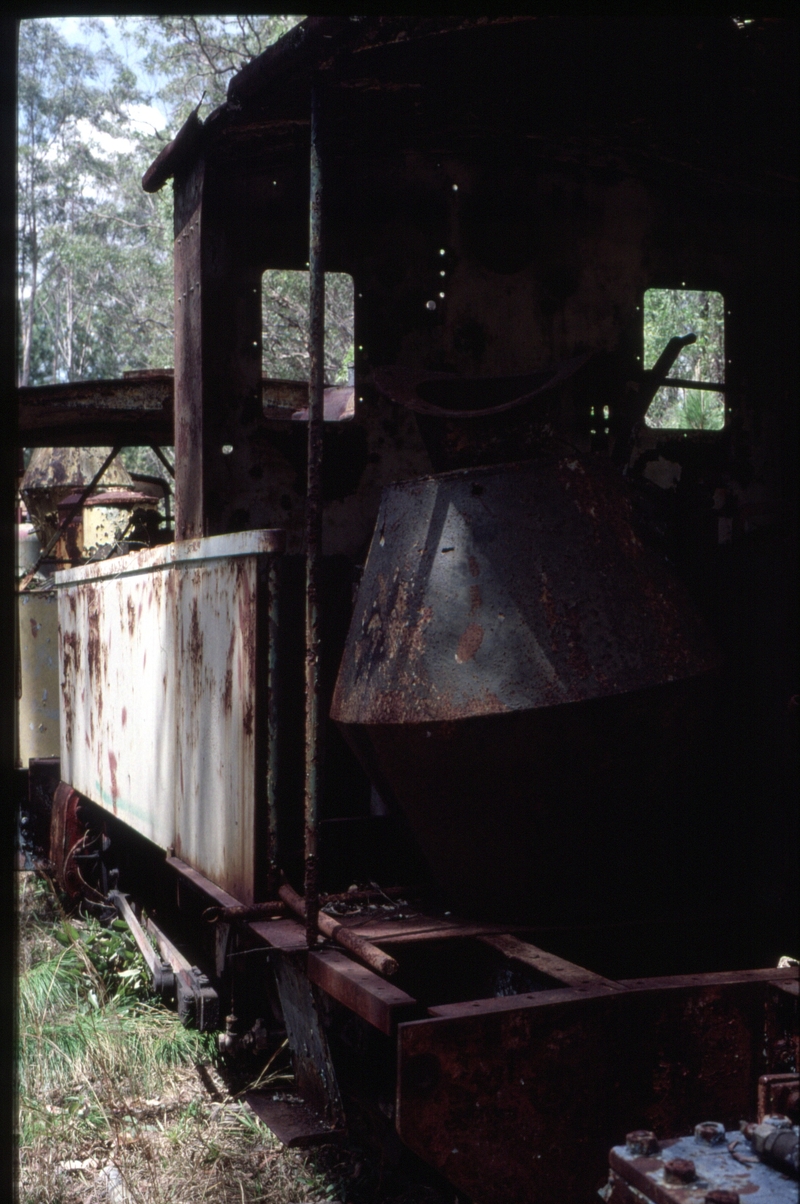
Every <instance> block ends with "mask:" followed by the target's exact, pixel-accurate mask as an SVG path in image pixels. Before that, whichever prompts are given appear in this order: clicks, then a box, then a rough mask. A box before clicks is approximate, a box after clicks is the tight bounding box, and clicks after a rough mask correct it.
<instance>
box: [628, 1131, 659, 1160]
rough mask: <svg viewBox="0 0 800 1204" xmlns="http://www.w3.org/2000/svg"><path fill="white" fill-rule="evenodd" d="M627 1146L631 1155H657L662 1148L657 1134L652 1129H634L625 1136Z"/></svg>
mask: <svg viewBox="0 0 800 1204" xmlns="http://www.w3.org/2000/svg"><path fill="white" fill-rule="evenodd" d="M625 1146H626V1148H627V1151H628V1153H629V1154H640V1155H641V1154H657V1153H658V1152H659V1149H660V1146H659V1144H658V1140H657V1138H656V1135H655V1133H653V1132H652V1131H651V1130H650V1129H634V1130H633V1132H632V1133H626V1134H625Z"/></svg>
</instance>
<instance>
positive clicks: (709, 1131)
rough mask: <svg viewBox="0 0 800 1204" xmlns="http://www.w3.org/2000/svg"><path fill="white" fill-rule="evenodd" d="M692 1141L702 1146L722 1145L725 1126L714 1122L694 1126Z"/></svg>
mask: <svg viewBox="0 0 800 1204" xmlns="http://www.w3.org/2000/svg"><path fill="white" fill-rule="evenodd" d="M694 1139H695V1141H700V1142H702V1143H703V1145H722V1143H723V1141H724V1140H725V1126H724V1125H721V1124H719V1122H718V1121H716V1120H704V1121H703V1122H702V1124H699V1125H695V1127H694Z"/></svg>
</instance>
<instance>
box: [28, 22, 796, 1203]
mask: <svg viewBox="0 0 800 1204" xmlns="http://www.w3.org/2000/svg"><path fill="white" fill-rule="evenodd" d="M792 28H793V27H792ZM792 36H793V35H792ZM791 40H792V39H791V37H790V29H789V28H788V27H787V24H786V23H785V22H768V21H767V22H764V21H762V22H758V21H755V22H750V23H739V24H738V25H737V23H736V22H735V21H732V20H730V19H725V20H723V19H708V20H705V19H699V18H697V19H694V18H693V19H690V20H688V19H685V18H682V19H680V20H679V19H675V20H666V19H665V20H659V21H655V20H645V19H642V20H616V19H596V20H577V19H571V18H533V17H516V18H498V19H494V18H492V19H489V18H404V19H399V18H397V19H396V18H374V19H373V18H309V19H308V20H307V21H305V22H303V23H302V24H301V25H300V26H298V27H297V28H296V29H295V30H293V31H292V32H291V33H290V34H288V35H286V36H285V37H284V38H283V39H281V41H279V42H278V43H276V45H275V46H273V47H271V48H270V49H268V50H267V51H266V52H265V53H264V54H263V55H262V56H261V57H260V58H259V59H256V60H254V61H253V62H251V63H250V64H248V65H247V66H246V67H244V68H243V70H242V71H241V72H240V73H239V74H238V75H237V76H236V77H234V79H233V80H232V81H231V84H230V87H229V91H228V101H227V103H226V104H225V105H223V106H222V107H221V108H220V109H218V110H216V111H215V112H214V113H212V114H211V116H210V117H209V118H208V119H207V120H206V121H205V122H204V123H201V122H200V121H199V119H198V118H197V117H196V116H192V117H190V119H189V120H188V121H187V122H186V124H185V125H184V126H183V128H182V129H181V130H180V131H179V132H178V134H177V135H176V136H175V138H174V140H173V141H172V142H171V143H170V144H169V145H168V146H167V147H166V148H165V149H164V151H163V152H162V153H161V154H160V155H159V157H158V159H156V161H155V162H154V163H153V164H152V166H151V167H150V169H149V170H148V172H147V174H146V175H145V177H144V181H143V183H144V187H145V188H146V189H148V190H156V189H158V188H161V187H162V186H163V185H164V184H165V183H166V182H167V181H168V180H169V179H172V180H173V188H174V196H175V209H174V212H175V370H174V416H173V414H172V413H171V411H170V402H169V398H166V399H165V400H164V403H163V405H161V408H160V409H159V408H157V407H156V406H154V405H153V403H152V399H151V400H149V401H148V402H147V405H146V406H145V405H143V404H139V403H137V388H140V387H141V388H142V389H143V388H144V386H143V384H141V382H137V381H135V380H131V381H129V382H127V384H126V389H127V393H126V397H127V401H126V406H127V409H126V408H124V407H122V406H119V407H117V408H116V409H115V410H114V412H113V416H112V415H110V411H108V410H107V409H106V410H103V408H102V407H99V406H98V407H97V410H96V412H95V411H93V410H92V408H91V405H90V404H89V401H90V400H91V399H90V397H89V393H90V392H91V390H88V391H87V396H86V397H85V398H84V399H83V402H82V405H83V409H82V415H83V416H82V418H81V422H80V423H78V422H73V424H72V425H71V427H70V429H71V431H72V433H71V434H70V435H69V436H64V431H65V430H66V425H67V419H66V418H64V417H60V416H59V415H60V411H59V405H60V404H61V403H59V401H58V397H57V396H56V392H57V391H55V390H51V391H50V394H48V397H47V398H44V397H41V398H39V400H38V401H37V398H36V397H35V396H34V395H33V394H34V391H32V390H31V391H28V394H29V395H27V394H26V396H24V397H23V399H22V400H23V409H22V415H23V428H24V430H25V433H24V434H23V438H24V439H25V440H26V442H27V443H32V442H36V441H38V442H39V443H40V444H43V443H45V442H46V443H49V444H53V443H56V442H58V436H59V432H61V437H64V438H65V440H66V441H68V442H69V441H71V442H76V441H77V442H80V441H83V442H86V441H87V433H88V432H90V430H91V431H92V432H94V431H97V432H98V433H100V432H103V433H104V438H103V440H102V441H103V442H114V443H132V442H134V443H139V442H141V443H157V444H158V443H161V444H168V443H173V441H174V447H175V542H174V543H170V544H165V545H163V546H160V547H154V548H152V549H149V550H144V551H140V552H136V553H132V554H130V555H128V556H125V557H122V558H115V559H109V560H107V561H104V562H102V563H99V564H92V565H85V566H80V567H76V568H73V569H69V570H67V571H64V572H62V573H60V574H59V576H58V578H57V584H58V590H59V622H60V645H59V656H60V666H61V725H62V727H61V760H60V771H59V772H60V778H61V784H60V785H59V788H58V791H57V794H56V802H55V807H54V820H53V824H54V826H53V834H54V836H53V839H54V844H53V850H52V852H51V856H52V857H53V859H54V860H56V861H57V862H58V864H59V865H60V870H61V873H62V877H63V879H64V881H65V882H66V883H69V881H70V873H72V872H73V871H74V870H75V862H74V853H75V849H76V847H78V845H79V844H80V841H81V840H82V839H83V837H82V836H81V829H80V827H79V826H78V822H79V816H80V812H81V808H83V811H84V816H85V815H88V814H90V813H91V814H92V815H93V816H94V819H93V820H92V822H93V823H95V824H96V823H97V822H98V821H97V817H98V816H102V817H103V823H104V824H105V832H106V835H107V836H108V837H110V840H111V848H112V850H113V854H112V857H111V862H109V865H111V864H112V862H113V866H112V868H113V869H115V870H117V871H119V879H118V886H119V888H120V889H121V890H122V891H124V892H128V893H130V894H132V895H134V896H136V897H137V898H140V899H141V900H142V901H144V902H145V903H146V904H147V906H148V909H149V911H150V912H151V914H155V915H158V914H163V915H164V916H165V917H171V918H172V919H174V920H175V922H180V923H182V924H183V925H184V927H185V928H186V930H187V931H189V932H190V933H191V934H192V935H193V938H194V939H195V940H196V942H197V952H196V957H195V959H194V960H192V959H189V960H187V959H186V958H185V957H184V956H183V955H182V954H181V953H179V952H178V951H177V949H176V948H175V941H172V940H171V939H170V938H169V936H168V932H166V931H165V932H159V933H158V936H159V939H160V940H161V950H162V953H161V956H162V962H161V963H159V965H154V973H155V972H158V974H161V975H162V977H163V979H164V981H167V980H168V979H169V975H170V972H171V973H172V975H173V978H174V984H175V989H176V991H177V992H178V995H179V999H182V1000H183V1006H184V1007H185V1008H186V1009H187V1010H191V1009H192V1008H193V1009H194V1012H195V1016H196V1018H197V1020H198V1022H199V1023H202V1024H204V1025H206V1026H212V1027H213V1026H217V1025H218V1026H219V1027H222V1026H223V1024H224V1019H223V1018H224V1017H225V1016H229V1017H232V1016H234V1015H235V1017H236V1020H235V1021H234V1020H233V1019H231V1020H230V1022H229V1024H228V1031H227V1033H226V1036H225V1038H224V1040H227V1042H228V1045H229V1046H231V1047H233V1046H235V1044H236V1041H237V1040H241V1039H242V1034H244V1033H247V1032H248V1031H249V1032H252V1026H253V1025H254V1024H256V1023H257V1022H259V1021H264V1020H268V1021H269V1022H270V1023H282V1024H283V1025H284V1026H285V1030H286V1033H287V1035H288V1038H289V1042H290V1045H291V1048H292V1054H293V1058H294V1065H295V1073H296V1079H297V1084H298V1089H299V1091H300V1093H301V1095H302V1096H303V1099H304V1101H305V1103H304V1105H302V1106H301V1105H297V1104H289V1103H287V1102H286V1101H281V1100H275V1099H272V1098H270V1099H261V1100H255V1101H254V1106H256V1107H257V1108H258V1109H259V1111H260V1113H261V1115H263V1116H264V1118H265V1119H266V1121H267V1123H269V1124H271V1125H272V1127H273V1128H274V1129H275V1131H276V1132H278V1133H279V1134H283V1135H284V1136H285V1137H286V1138H287V1139H292V1140H302V1139H303V1135H304V1134H305V1136H306V1137H308V1136H309V1134H311V1135H314V1134H317V1135H318V1134H320V1133H333V1132H337V1131H340V1130H342V1128H343V1127H344V1126H345V1124H346V1120H347V1116H348V1114H349V1112H350V1110H351V1109H353V1108H357V1107H362V1108H372V1109H373V1111H374V1112H375V1113H376V1114H380V1115H381V1116H382V1117H383V1118H384V1121H385V1123H386V1125H387V1126H393V1127H394V1129H395V1130H396V1133H397V1134H399V1137H400V1139H401V1140H402V1141H403V1142H404V1143H405V1144H406V1145H407V1146H409V1147H410V1148H411V1149H412V1150H413V1151H415V1152H416V1153H417V1154H419V1155H420V1156H421V1157H422V1158H423V1159H424V1160H425V1161H427V1162H428V1163H430V1164H431V1165H433V1166H434V1167H436V1168H437V1169H438V1170H439V1171H441V1172H442V1173H443V1175H444V1176H445V1177H446V1178H447V1179H449V1180H450V1181H451V1182H452V1183H453V1184H454V1185H455V1186H456V1187H457V1188H459V1189H460V1190H461V1191H463V1192H465V1193H467V1194H468V1195H469V1196H470V1197H471V1198H473V1199H474V1200H475V1201H476V1202H477V1204H492V1202H494V1201H497V1202H500V1201H503V1202H504V1204H509V1202H512V1201H518V1202H522V1201H536V1202H537V1204H556V1202H558V1204H563V1202H564V1201H567V1200H569V1201H578V1200H588V1199H590V1198H592V1195H593V1193H594V1192H595V1191H596V1190H597V1188H598V1187H600V1186H601V1184H602V1183H603V1181H604V1178H605V1175H606V1171H607V1158H608V1150H609V1148H610V1147H611V1146H612V1145H614V1144H615V1143H618V1142H619V1140H621V1138H622V1137H623V1136H624V1134H625V1133H626V1132H627V1131H629V1130H632V1129H636V1128H641V1127H643V1126H644V1127H647V1128H648V1129H651V1130H654V1131H656V1132H658V1133H660V1134H662V1135H665V1136H667V1135H679V1134H681V1133H683V1132H688V1131H690V1130H691V1128H692V1127H693V1125H694V1124H695V1123H696V1122H697V1121H698V1120H700V1119H704V1118H705V1117H708V1116H710V1117H713V1118H714V1120H717V1121H719V1122H721V1123H722V1124H724V1125H725V1127H726V1128H731V1127H733V1126H735V1125H737V1124H738V1122H739V1120H740V1119H742V1118H743V1117H744V1118H747V1117H748V1116H749V1114H750V1113H751V1112H752V1108H753V1101H754V1099H755V1096H756V1088H757V1083H758V1080H759V1078H760V1077H761V1076H763V1075H768V1074H792V1073H794V1072H796V1070H797V1061H796V1059H797V1027H796V1020H797V982H796V975H794V972H793V971H792V970H791V969H776V968H770V969H756V970H754V969H752V968H751V967H752V966H754V965H755V966H771V967H775V966H777V962H778V958H779V956H780V955H781V954H783V953H787V952H792V951H793V950H792V943H793V941H795V939H796V933H795V930H794V927H793V925H794V916H795V914H796V908H795V907H794V905H793V901H794V902H796V900H795V895H794V893H793V891H794V886H795V882H796V877H795V873H794V864H793V862H792V860H791V859H792V856H793V853H792V840H791V830H792V829H791V826H792V824H793V822H794V820H793V814H794V812H793V804H792V802H791V799H792V790H791V785H792V781H793V777H792V775H793V772H794V761H793V752H792V749H793V737H794V730H793V725H794V724H795V722H796V707H794V708H793V706H792V705H791V699H792V696H793V691H794V690H795V689H796V686H795V685H794V679H793V677H792V672H793V668H792V663H791V650H792V648H793V647H794V645H793V642H792V641H793V630H794V628H793V624H794V615H795V613H796V608H795V605H794V601H793V600H796V599H795V594H794V592H793V591H794V590H795V586H796V576H795V572H796V570H795V557H794V551H795V550H796V528H795V527H794V526H793V525H792V523H793V521H794V518H793V515H794V513H795V512H794V510H793V499H794V498H795V490H796V438H795V436H796V423H797V407H796V399H795V397H794V393H793V391H792V390H793V382H794V381H795V380H796V363H795V353H796V341H795V338H794V332H795V329H796V326H795V323H796V318H797V314H796V293H795V291H794V287H795V277H794V275H793V273H794V266H793V262H792V260H791V256H790V254H789V253H788V247H789V245H790V243H791V240H792V238H793V237H794V233H795V226H794V222H793V215H794V208H793V207H794V206H795V205H796V184H795V183H793V182H792V179H791V178H790V173H791V164H792V155H791V148H790V146H789V142H790V139H791V137H792V136H793V131H794V130H795V129H796V124H794V125H793V124H792V123H793V120H794V119H793V118H792V117H791V113H792V112H793V111H794V110H793V109H792V107H791V106H792V104H794V103H795V101H794V100H793V99H792V97H791V95H790V93H791V87H790V80H791V76H792V59H791V55H792V51H791ZM787 115H788V116H787ZM309 231H310V233H309ZM268 269H283V270H287V271H304V270H307V271H308V273H309V279H310V298H311V299H310V317H309V347H310V360H311V371H310V381H309V382H307V383H305V382H285V381H275V380H273V379H265V378H264V374H263V371H262V347H261V339H262V335H261V331H262V312H261V304H262V302H261V278H262V274H263V273H264V272H265V271H266V270H268ZM326 272H344V273H348V274H349V275H350V276H352V279H353V282H354V320H355V348H356V349H355V364H354V376H353V381H352V384H350V385H348V386H339V387H335V388H334V387H333V385H328V387H326V385H327V382H326V381H325V380H324V370H323V359H324V357H323V340H324V320H323V298H324V279H325V273H326ZM652 290H665V291H667V292H672V293H681V290H683V291H684V292H685V293H686V294H687V295H688V294H689V293H692V292H694V293H697V294H699V293H701V292H702V293H703V294H704V295H706V294H708V293H711V292H713V293H714V294H715V295H719V296H720V297H721V298H722V301H721V305H722V309H721V310H720V314H721V317H720V322H721V323H722V325H724V356H723V359H722V360H720V364H718V366H717V367H718V375H717V377H716V379H712V380H711V381H709V380H708V379H707V378H705V379H704V378H702V377H701V376H700V375H696V376H695V377H694V378H692V377H691V375H690V373H689V370H688V369H687V368H686V363H688V362H689V361H688V360H685V359H682V358H681V357H682V356H684V353H685V352H686V348H687V347H688V346H690V345H691V342H692V339H691V337H690V335H691V334H692V333H696V332H693V331H689V332H687V331H686V330H685V329H675V330H673V331H672V332H671V337H670V339H669V340H668V341H667V342H666V344H665V345H664V346H662V347H660V348H659V355H658V356H657V357H656V358H655V360H654V361H652V362H648V360H647V350H646V348H645V346H644V344H643V321H644V311H645V308H646V297H647V295H648V293H649V292H650V291H652ZM719 329H720V330H721V329H722V326H720V327H719ZM698 337H699V336H698ZM719 337H721V336H719ZM720 345H722V344H720ZM691 362H695V361H691ZM720 365H721V367H720ZM670 388H672V390H673V393H672V394H669V396H670V397H672V398H673V400H674V398H675V397H677V396H678V393H677V392H675V391H676V390H678V391H680V390H684V391H687V395H688V392H693V393H698V394H700V395H702V396H701V402H702V403H703V404H705V401H704V400H703V399H704V398H706V395H710V394H711V393H714V394H715V395H716V396H717V397H719V398H720V399H721V400H720V401H719V406H720V410H719V414H720V417H719V421H718V422H711V423H702V422H700V423H695V424H694V425H691V424H690V423H689V422H682V423H681V422H678V421H677V420H674V421H672V422H670V421H668V420H663V413H667V411H663V410H662V419H661V420H659V421H658V422H656V421H655V420H654V419H653V414H654V413H655V411H654V410H652V408H651V407H652V406H653V405H654V403H655V402H656V401H657V399H658V397H659V390H662V391H663V390H664V389H667V390H669V389H670ZM681 396H683V394H681ZM87 399H88V400H87ZM66 404H67V403H66V402H65V403H64V404H63V405H62V410H63V409H64V407H65V406H66ZM664 404H666V403H664ZM670 404H672V402H670ZM676 404H677V403H676ZM698 404H699V403H698ZM137 405H138V406H139V408H137ZM37 407H38V408H37ZM671 412H672V413H673V418H674V414H675V413H677V411H671ZM704 412H705V411H704ZM648 415H650V419H648ZM111 417H113V422H114V423H116V424H117V425H116V428H115V433H113V434H112V427H111V425H110V422H111ZM173 421H174V437H173V434H172V430H173V426H172V423H173ZM104 422H105V425H104ZM26 423H27V424H28V425H27V427H25V424H26ZM81 423H82V425H81ZM91 423H94V424H95V425H94V427H92V426H91ZM34 427H35V428H36V431H38V434H36V433H34ZM84 822H85V820H84ZM79 851H83V846H80V849H79ZM71 858H72V859H73V860H72V861H71ZM113 887H114V883H110V882H108V881H106V882H105V884H104V890H106V891H108V890H110V889H112V888H113ZM353 888H355V889H353ZM117 897H119V899H120V906H121V907H123V908H126V907H127V908H128V910H130V909H129V907H128V904H127V903H126V901H125V898H124V896H117ZM209 909H213V911H212V913H211V918H213V919H214V920H215V923H214V924H213V925H210V924H208V923H207V922H206V921H207V919H208V918H209ZM204 917H205V918H204ZM132 923H134V924H135V923H136V920H135V917H134V916H132ZM168 928H169V925H168V924H166V922H165V929H168ZM245 951H247V952H248V954H249V956H246V957H245V956H241V954H243V953H244V952H245ZM150 956H151V958H152V957H153V955H152V953H151V955H150ZM156 960H157V959H156ZM793 975H794V976H793Z"/></svg>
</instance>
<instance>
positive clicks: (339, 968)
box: [306, 949, 420, 1036]
mask: <svg viewBox="0 0 800 1204" xmlns="http://www.w3.org/2000/svg"><path fill="white" fill-rule="evenodd" d="M306 969H307V973H308V977H309V978H310V979H311V981H312V982H313V983H316V985H317V986H318V987H321V988H322V990H323V991H325V992H326V993H327V994H328V995H331V996H332V997H333V998H334V999H338V1001H339V1003H343V1004H344V1005H345V1007H347V1008H349V1009H350V1011H351V1012H355V1013H356V1015H357V1016H360V1017H361V1019H362V1020H366V1021H367V1023H368V1024H371V1025H373V1026H374V1027H375V1028H377V1029H380V1031H381V1032H382V1033H386V1035H387V1036H391V1034H392V1033H393V1032H394V1031H395V1030H396V1028H397V1025H398V1023H399V1022H400V1021H402V1020H411V1019H412V1018H413V1016H414V1015H418V1014H420V1008H419V1005H418V1004H417V1001H416V999H413V998H412V996H411V995H408V994H406V992H405V991H401V990H400V988H399V987H396V986H394V985H393V984H392V983H390V982H386V980H385V979H383V978H381V977H380V976H379V975H378V974H375V973H374V972H373V971H372V970H369V969H368V968H367V967H366V966H362V965H359V964H358V963H357V962H354V961H351V960H350V959H349V958H348V957H346V956H345V954H343V953H338V952H336V950H334V949H329V950H324V951H321V952H319V953H310V954H309V955H308V965H307V968H306Z"/></svg>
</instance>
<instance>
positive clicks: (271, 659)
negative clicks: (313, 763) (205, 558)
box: [267, 556, 280, 899]
mask: <svg viewBox="0 0 800 1204" xmlns="http://www.w3.org/2000/svg"><path fill="white" fill-rule="evenodd" d="M279 568H280V557H279V556H270V557H269V559H268V561H267V592H268V608H269V609H268V616H267V657H268V664H267V823H268V824H269V831H268V833H267V897H268V898H270V899H274V898H275V896H276V893H277V890H278V794H277V785H278V590H279V584H280V576H279Z"/></svg>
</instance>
